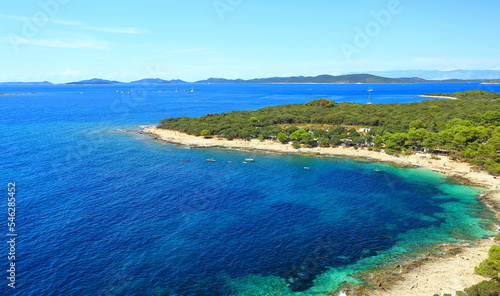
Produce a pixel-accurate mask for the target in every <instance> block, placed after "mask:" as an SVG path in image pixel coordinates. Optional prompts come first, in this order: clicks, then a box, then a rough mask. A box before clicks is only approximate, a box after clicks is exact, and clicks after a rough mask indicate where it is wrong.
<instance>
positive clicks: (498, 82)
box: [483, 79, 500, 84]
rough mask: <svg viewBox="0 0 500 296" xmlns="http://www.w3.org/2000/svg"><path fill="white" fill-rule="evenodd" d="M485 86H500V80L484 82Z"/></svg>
mask: <svg viewBox="0 0 500 296" xmlns="http://www.w3.org/2000/svg"><path fill="white" fill-rule="evenodd" d="M483 84H500V79H499V80H489V81H486V82H483Z"/></svg>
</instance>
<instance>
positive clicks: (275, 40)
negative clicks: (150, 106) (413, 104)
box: [0, 0, 500, 83]
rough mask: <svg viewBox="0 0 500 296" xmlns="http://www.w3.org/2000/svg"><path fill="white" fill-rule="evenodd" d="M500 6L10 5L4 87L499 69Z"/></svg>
mask: <svg viewBox="0 0 500 296" xmlns="http://www.w3.org/2000/svg"><path fill="white" fill-rule="evenodd" d="M498 8H500V3H498V2H495V1H491V0H481V1H479V2H474V3H473V4H471V3H467V2H456V1H453V2H452V1H449V0H445V1H440V2H438V3H436V2H431V1H428V0H423V1H418V2H417V1H412V0H376V1H367V0H364V1H350V2H348V3H331V2H330V1H326V0H318V1H315V3H314V4H312V3H304V2H302V1H301V2H299V1H292V2H290V1H287V2H284V1H278V2H271V3H270V2H263V1H246V0H193V1H189V2H188V1H186V2H181V3H179V2H178V1H148V4H147V5H144V4H139V3H138V2H134V3H129V2H126V3H123V2H117V1H106V2H102V1H100V2H97V1H95V0H88V1H85V2H77V1H71V0H41V1H33V0H30V1H24V2H22V3H10V2H8V3H4V5H3V10H2V13H0V26H1V28H2V29H0V30H1V32H2V36H3V37H2V38H0V47H1V50H2V52H3V53H4V54H3V55H2V56H3V57H4V59H3V61H2V70H1V71H0V81H19V82H27V81H50V82H53V83H65V82H71V81H80V80H84V79H91V78H101V79H108V80H118V81H124V82H128V81H134V80H139V79H143V78H161V79H165V80H171V79H181V80H185V81H198V80H203V79H207V78H210V77H221V78H227V79H238V78H241V79H252V78H266V77H277V76H278V77H287V76H317V75H321V74H330V75H340V74H347V73H365V72H372V71H393V70H404V69H421V70H440V71H446V70H457V69H463V70H471V69H485V70H500V56H499V54H498V53H499V52H498V48H500V40H498V39H497V38H493V37H492V35H493V33H494V32H496V31H497V30H498V29H499V28H500V19H498V17H497V11H498ZM381 76H383V75H381Z"/></svg>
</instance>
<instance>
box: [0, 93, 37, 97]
mask: <svg viewBox="0 0 500 296" xmlns="http://www.w3.org/2000/svg"><path fill="white" fill-rule="evenodd" d="M36 94H38V93H37V92H26V93H0V96H13V95H36Z"/></svg>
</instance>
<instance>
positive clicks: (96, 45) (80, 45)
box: [4, 37, 109, 50]
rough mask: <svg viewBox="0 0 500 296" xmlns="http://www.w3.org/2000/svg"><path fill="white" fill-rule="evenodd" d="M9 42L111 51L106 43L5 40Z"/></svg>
mask: <svg viewBox="0 0 500 296" xmlns="http://www.w3.org/2000/svg"><path fill="white" fill-rule="evenodd" d="M4 39H7V40H8V41H9V42H11V43H13V44H16V45H19V44H23V45H32V46H40V47H50V48H67V49H94V50H109V47H108V45H107V44H106V43H104V42H101V41H75V42H68V41H63V40H58V39H46V40H39V39H28V38H22V37H10V38H4Z"/></svg>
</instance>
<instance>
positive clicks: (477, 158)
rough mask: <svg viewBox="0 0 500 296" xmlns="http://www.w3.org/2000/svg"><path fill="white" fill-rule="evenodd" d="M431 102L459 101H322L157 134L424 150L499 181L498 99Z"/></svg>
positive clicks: (171, 122)
mask: <svg viewBox="0 0 500 296" xmlns="http://www.w3.org/2000/svg"><path fill="white" fill-rule="evenodd" d="M429 96H439V97H453V98H456V100H426V101H422V102H417V103H391V104H359V103H347V102H344V103H336V102H334V101H332V100H327V99H324V98H323V99H315V100H312V101H310V102H307V103H305V104H287V105H280V106H273V107H266V108H262V109H259V110H255V111H233V112H227V113H220V114H208V115H205V116H201V117H196V118H193V117H177V118H167V119H163V120H161V121H160V124H159V125H158V128H160V129H169V130H176V131H179V132H183V133H187V134H190V135H195V136H204V137H219V138H223V139H226V140H233V139H247V140H251V139H261V140H265V139H272V140H275V141H279V142H282V143H292V146H293V147H294V148H297V149H299V148H301V147H309V148H310V147H337V146H341V145H343V146H351V147H354V148H359V147H366V149H368V150H383V151H385V152H386V153H388V154H393V155H405V154H412V153H414V152H415V151H424V152H430V153H434V154H441V155H447V156H450V157H454V158H457V159H461V160H464V161H466V162H468V163H470V164H472V165H474V166H477V167H478V168H481V169H482V168H484V169H486V170H487V171H488V172H490V173H492V174H496V175H498V174H500V153H499V152H500V93H496V92H489V91H466V92H460V93H434V94H429Z"/></svg>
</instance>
